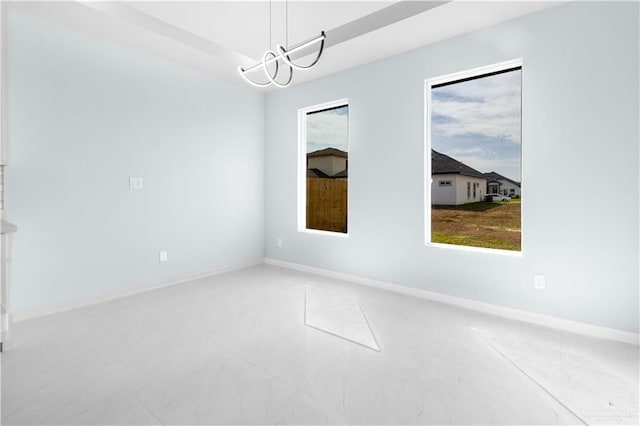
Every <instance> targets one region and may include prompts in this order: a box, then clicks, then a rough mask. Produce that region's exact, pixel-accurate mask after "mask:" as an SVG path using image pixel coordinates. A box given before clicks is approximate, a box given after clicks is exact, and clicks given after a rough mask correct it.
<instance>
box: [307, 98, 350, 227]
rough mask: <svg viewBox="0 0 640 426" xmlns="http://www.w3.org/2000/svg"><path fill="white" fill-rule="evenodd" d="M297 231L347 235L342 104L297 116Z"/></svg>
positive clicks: (346, 111)
mask: <svg viewBox="0 0 640 426" xmlns="http://www.w3.org/2000/svg"><path fill="white" fill-rule="evenodd" d="M299 131H300V160H299V162H300V164H299V182H298V188H299V193H298V200H299V201H298V204H299V205H298V223H299V230H300V231H310V230H311V231H328V232H335V233H338V235H339V234H343V235H344V234H346V233H347V204H348V203H347V200H348V182H349V173H348V159H349V147H348V138H349V106H348V103H347V101H346V100H343V101H338V102H332V103H328V104H323V105H318V106H315V107H310V108H305V109H302V110H300V112H299Z"/></svg>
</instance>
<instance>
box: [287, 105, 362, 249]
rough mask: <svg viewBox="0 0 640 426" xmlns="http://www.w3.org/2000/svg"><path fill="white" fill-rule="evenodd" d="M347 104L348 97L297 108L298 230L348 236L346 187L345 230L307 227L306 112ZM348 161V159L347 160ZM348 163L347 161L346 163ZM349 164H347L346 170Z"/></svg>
mask: <svg viewBox="0 0 640 426" xmlns="http://www.w3.org/2000/svg"><path fill="white" fill-rule="evenodd" d="M340 106H347V107H349V109H351V106H350V105H349V100H348V99H346V98H345V99H339V100H336V101H331V102H325V103H323V104H318V105H312V106H309V107H305V108H300V109H299V110H298V232H304V233H307V234H317V235H331V236H334V237H342V238H346V237H348V236H349V229H351V226H350V225H349V216H350V215H349V190H348V189H347V232H336V231H323V230H320V229H308V228H307V114H308V113H310V112H314V111H318V110H323V109H329V108H335V107H340ZM349 126H350V124H349V120H348V121H347V147H348V148H347V154H348V152H349V150H350V141H349ZM347 161H348V160H347ZM347 164H348V163H347ZM348 170H349V166H347V171H348Z"/></svg>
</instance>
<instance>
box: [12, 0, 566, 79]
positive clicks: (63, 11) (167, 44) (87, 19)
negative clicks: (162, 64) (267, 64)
mask: <svg viewBox="0 0 640 426" xmlns="http://www.w3.org/2000/svg"><path fill="white" fill-rule="evenodd" d="M564 1H566V0H560V1H554V2H545V1H493V2H487V1H468V0H467V1H460V0H455V1H452V2H448V3H446V4H443V5H437V7H433V8H432V9H430V10H427V11H424V12H421V13H417V14H415V15H414V16H411V17H409V18H406V19H403V20H400V21H398V22H395V23H391V24H389V25H386V26H385V25H384V24H386V23H387V22H382V23H381V24H380V23H379V25H378V27H380V28H378V29H375V28H374V29H373V30H371V31H370V28H369V29H367V31H369V32H367V33H365V34H363V35H360V36H358V37H354V38H350V39H348V40H346V41H344V42H340V43H339V44H337V45H332V46H331V47H329V48H327V50H326V53H325V54H324V55H323V57H322V60H321V62H320V63H319V64H318V65H317V66H316V67H315V68H314V69H313V70H311V71H306V72H296V73H295V78H294V84H295V83H300V82H303V81H309V80H312V79H316V78H319V77H322V76H325V75H329V74H332V73H335V72H338V71H341V70H344V69H348V68H352V67H355V66H358V65H362V64H365V63H368V62H372V61H375V60H378V59H382V58H385V57H389V56H393V55H396V54H398V53H402V52H405V51H408V50H411V49H415V48H417V47H420V46H424V45H427V44H430V43H434V42H436V41H439V40H444V39H447V38H450V37H454V36H456V35H460V34H464V33H467V32H470V31H473V30H476V29H480V28H483V27H487V26H490V25H494V24H497V23H500V22H504V21H507V20H509V19H513V18H516V17H518V16H523V15H527V14H530V13H534V12H537V11H539V10H542V9H546V8H549V7H553V6H556V5H558V4H561V3H563V2H564ZM394 3H396V2H393V1H353V0H352V1H339V0H337V1H333V0H331V1H326V0H325V1H303V0H289V1H288V3H285V2H284V1H276V0H273V1H272V3H271V42H272V46H275V45H276V44H279V43H281V44H285V43H286V40H285V38H286V32H287V31H286V29H287V26H286V22H287V21H286V16H287V8H288V38H289V45H291V44H295V43H298V42H300V41H304V40H306V39H309V38H311V37H313V36H316V35H318V34H319V33H320V31H322V30H325V31H327V32H328V36H327V37H328V38H327V41H328V42H329V35H330V34H331V33H330V31H331V30H332V29H334V28H336V27H340V26H345V27H348V28H350V26H353V27H355V26H357V25H358V22H354V21H356V20H358V19H359V18H362V17H363V16H366V15H369V14H371V13H374V12H377V14H378V15H380V16H382V20H383V21H384V20H385V19H387V20H388V22H393V18H392V17H391V14H390V13H387V14H385V13H386V11H389V10H390V9H393V8H394V7H396V6H397V5H396V6H393V5H394ZM423 3H424V2H423ZM389 6H391V7H390V8H388V7H389ZM432 6H433V4H432ZM385 8H388V9H385ZM10 10H17V11H22V12H25V13H30V14H34V15H38V16H41V17H44V18H47V19H49V20H53V21H56V22H58V23H61V24H64V25H67V26H71V27H73V28H75V29H78V30H81V31H85V32H88V33H91V34H93V35H94V36H98V37H101V38H107V39H109V40H110V41H112V42H116V43H119V44H122V45H126V46H128V47H131V48H134V49H137V50H140V51H143V52H145V53H150V54H153V55H155V56H159V57H161V58H163V59H165V60H168V61H171V62H175V63H179V64H181V65H184V66H188V67H190V68H194V69H197V70H199V71H201V72H204V73H206V74H208V75H213V76H216V77H218V78H223V79H226V80H228V81H232V82H235V83H237V84H246V83H244V81H242V79H241V78H240V76H239V75H238V73H237V71H236V69H237V67H238V65H243V66H248V65H251V64H252V63H254V62H257V60H258V59H259V58H261V57H262V54H263V53H264V51H265V50H266V49H267V46H268V45H269V2H268V1H267V0H260V1H237V0H236V1H162V2H158V1H153V2H146V1H136V2H92V1H83V2H42V3H40V2H16V3H12V5H11V8H10ZM387 15H389V17H387ZM378 21H380V19H378ZM360 26H361V27H362V25H360ZM356 33H357V32H356ZM357 34H359V33H357ZM505 42H506V43H508V42H509V40H505ZM262 90H264V89H262ZM267 90H269V89H267ZM271 90H273V88H272V89H271Z"/></svg>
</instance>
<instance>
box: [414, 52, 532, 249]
mask: <svg viewBox="0 0 640 426" xmlns="http://www.w3.org/2000/svg"><path fill="white" fill-rule="evenodd" d="M515 67H520V68H521V85H520V89H521V98H520V102H521V109H520V133H521V134H520V173H521V181H522V182H524V178H523V176H524V163H523V161H522V158H523V156H524V140H523V135H524V99H523V97H524V84H525V83H524V80H525V77H524V71H522V70H524V66H523V61H522V58H517V59H513V60H509V61H505V62H500V63H496V64H492V65H487V66H482V67H478V68H473V69H470V70H466V71H461V72H455V73H451V74H446V75H442V76H439V77H434V78H428V79H426V80H425V81H424V121H423V123H425V125H424V155H423V158H424V163H425V167H424V178H423V179H422V182H423V184H424V216H423V217H424V238H425V246H427V247H436V248H444V249H453V250H462V251H469V252H476V253H495V254H500V255H505V256H513V257H522V256H523V253H524V247H525V245H524V235H525V233H524V223H525V221H524V211H522V210H521V212H520V251H515V250H501V249H494V248H486V247H472V246H462V245H457V244H443V243H434V242H432V241H431V182H432V180H431V179H432V178H431V161H432V160H431V88H432V87H433V86H436V85H438V84H442V83H448V82H451V81H455V80H461V79H465V78H469V77H477V76H481V75H483V74H490V73H493V72H497V71H503V70H507V69H509V68H515ZM523 187H524V185H522V183H521V186H520V193H521V194H522V193H523Z"/></svg>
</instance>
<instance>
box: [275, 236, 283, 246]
mask: <svg viewBox="0 0 640 426" xmlns="http://www.w3.org/2000/svg"><path fill="white" fill-rule="evenodd" d="M276 246H278V247H282V238H278V239H277V240H276Z"/></svg>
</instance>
